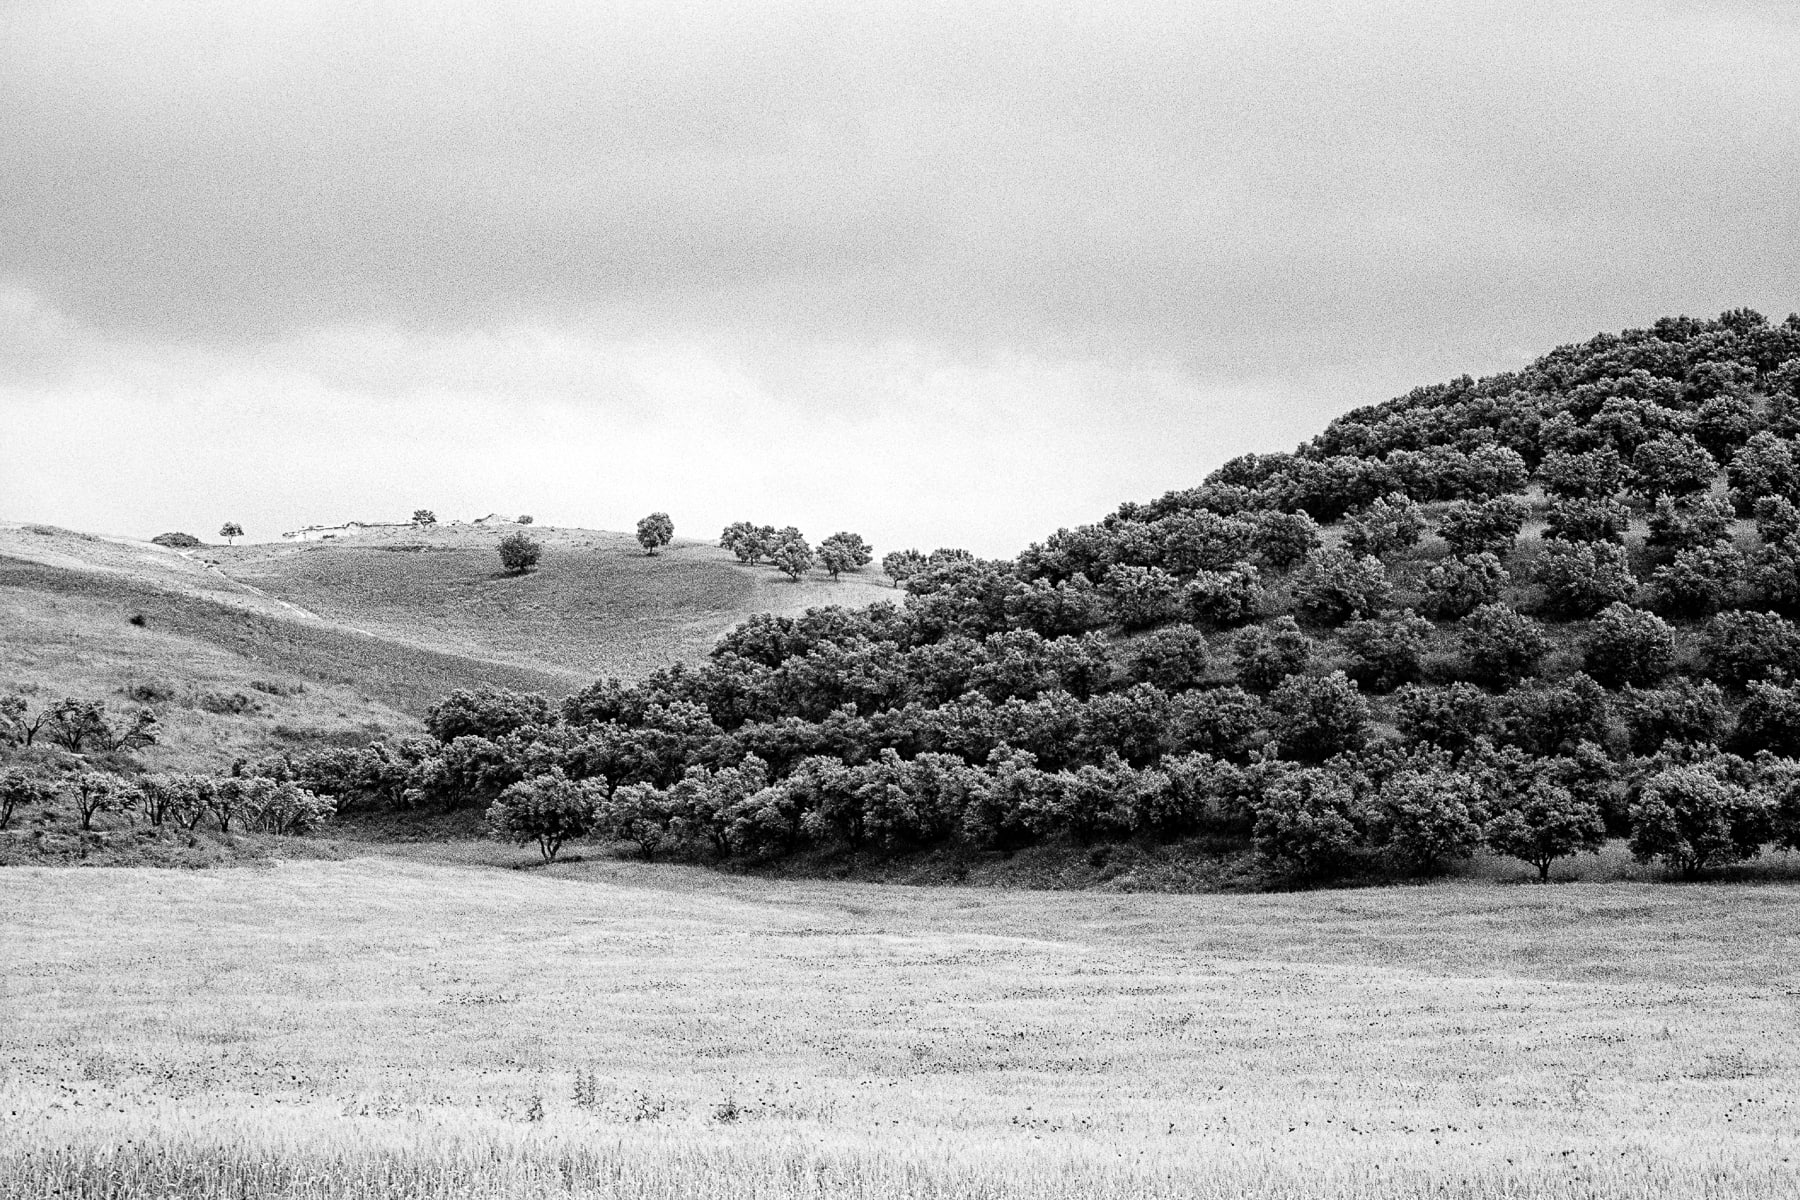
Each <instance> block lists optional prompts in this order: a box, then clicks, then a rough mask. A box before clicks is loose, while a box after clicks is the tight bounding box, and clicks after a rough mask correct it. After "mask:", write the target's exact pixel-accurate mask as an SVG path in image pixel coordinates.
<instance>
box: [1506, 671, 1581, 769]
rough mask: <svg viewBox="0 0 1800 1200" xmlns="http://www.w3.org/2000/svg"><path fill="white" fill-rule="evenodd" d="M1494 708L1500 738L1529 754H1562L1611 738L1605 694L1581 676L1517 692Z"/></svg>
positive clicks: (1533, 683) (1576, 675)
mask: <svg viewBox="0 0 1800 1200" xmlns="http://www.w3.org/2000/svg"><path fill="white" fill-rule="evenodd" d="M1496 707H1497V715H1498V717H1499V721H1500V736H1501V737H1502V738H1503V739H1504V740H1505V741H1507V742H1509V743H1511V744H1512V745H1515V746H1518V747H1519V748H1520V749H1522V750H1524V751H1525V752H1526V753H1528V754H1535V755H1538V756H1540V757H1548V756H1550V755H1554V754H1562V753H1565V752H1568V751H1571V750H1573V749H1574V748H1575V747H1576V746H1578V745H1580V744H1581V743H1582V742H1601V741H1604V740H1605V738H1606V735H1607V728H1606V722H1607V708H1608V705H1607V700H1606V690H1605V689H1604V688H1602V687H1601V686H1600V685H1599V684H1598V683H1595V682H1594V681H1593V680H1592V679H1590V678H1589V677H1588V676H1586V675H1583V674H1581V673H1580V672H1577V673H1576V674H1574V675H1571V676H1570V677H1569V679H1568V681H1567V682H1565V683H1542V682H1535V681H1534V682H1532V683H1527V684H1525V685H1523V686H1521V687H1517V688H1514V689H1513V690H1512V691H1510V692H1507V693H1506V694H1505V695H1503V696H1501V697H1500V700H1499V703H1498V705H1497V706H1496Z"/></svg>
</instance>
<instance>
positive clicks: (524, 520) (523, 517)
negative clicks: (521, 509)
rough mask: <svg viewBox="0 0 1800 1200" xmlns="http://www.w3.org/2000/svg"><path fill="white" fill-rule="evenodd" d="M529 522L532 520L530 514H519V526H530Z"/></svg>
mask: <svg viewBox="0 0 1800 1200" xmlns="http://www.w3.org/2000/svg"><path fill="white" fill-rule="evenodd" d="M531 520H532V518H531V514H530V513H520V514H519V520H518V522H517V523H518V524H520V525H529V524H531Z"/></svg>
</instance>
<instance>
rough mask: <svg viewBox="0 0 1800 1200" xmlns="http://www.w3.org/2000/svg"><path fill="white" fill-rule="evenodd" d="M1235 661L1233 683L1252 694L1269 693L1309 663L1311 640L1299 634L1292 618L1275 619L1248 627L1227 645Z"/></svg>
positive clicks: (1311, 649) (1298, 629) (1297, 626)
mask: <svg viewBox="0 0 1800 1200" xmlns="http://www.w3.org/2000/svg"><path fill="white" fill-rule="evenodd" d="M1231 649H1232V653H1233V655H1234V656H1235V657H1236V659H1237V679H1238V682H1239V683H1241V684H1243V685H1244V687H1245V688H1247V689H1249V690H1250V691H1252V692H1270V691H1274V690H1275V688H1276V687H1277V686H1278V685H1279V684H1280V683H1281V681H1282V680H1284V679H1286V678H1287V677H1288V676H1289V675H1298V674H1300V673H1301V672H1302V671H1304V670H1306V668H1307V665H1308V664H1309V663H1311V661H1312V655H1313V640H1312V639H1311V638H1309V637H1307V636H1306V635H1305V634H1304V633H1302V632H1300V626H1299V625H1298V624H1296V623H1295V621H1294V618H1292V617H1286V616H1282V617H1276V618H1275V619H1274V620H1272V621H1269V622H1267V623H1265V624H1262V625H1252V626H1250V627H1249V628H1248V629H1246V630H1244V631H1243V632H1242V633H1240V634H1238V635H1237V637H1236V638H1235V639H1234V640H1233V641H1232V643H1231Z"/></svg>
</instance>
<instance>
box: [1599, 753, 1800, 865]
mask: <svg viewBox="0 0 1800 1200" xmlns="http://www.w3.org/2000/svg"><path fill="white" fill-rule="evenodd" d="M1630 814H1631V854H1632V857H1633V858H1635V859H1637V860H1638V861H1639V862H1650V861H1652V860H1653V859H1661V860H1662V861H1663V862H1664V863H1666V864H1667V865H1668V866H1669V867H1671V868H1673V869H1674V870H1677V871H1680V872H1681V874H1682V876H1683V877H1684V878H1687V879H1693V878H1695V877H1697V876H1698V875H1699V874H1700V872H1702V871H1704V870H1705V869H1706V868H1707V867H1709V866H1713V865H1716V864H1719V863H1728V862H1736V861H1737V860H1739V859H1744V858H1752V857H1754V856H1755V855H1756V854H1757V853H1758V852H1759V851H1760V850H1761V849H1762V844H1763V842H1765V841H1767V840H1768V837H1769V833H1770V819H1771V816H1772V814H1771V813H1770V811H1769V806H1768V805H1767V804H1766V803H1765V802H1763V800H1762V798H1760V797H1757V796H1753V795H1752V794H1751V793H1749V792H1748V791H1746V790H1745V789H1744V788H1742V787H1740V786H1738V785H1737V784H1734V783H1730V782H1727V781H1726V780H1724V779H1722V778H1720V775H1719V773H1718V772H1717V771H1714V770H1710V769H1708V767H1707V766H1705V765H1701V764H1686V765H1679V766H1671V767H1665V768H1664V769H1662V770H1660V771H1658V772H1657V773H1656V774H1654V775H1652V776H1650V778H1649V779H1648V780H1646V781H1645V782H1644V785H1643V789H1642V790H1641V791H1640V792H1639V794H1638V798H1637V800H1635V801H1634V802H1633V803H1632V805H1631V808H1630Z"/></svg>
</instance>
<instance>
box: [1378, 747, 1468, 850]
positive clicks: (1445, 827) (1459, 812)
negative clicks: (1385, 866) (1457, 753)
mask: <svg viewBox="0 0 1800 1200" xmlns="http://www.w3.org/2000/svg"><path fill="white" fill-rule="evenodd" d="M1481 807H1482V799H1481V783H1480V781H1479V780H1477V779H1474V778H1472V777H1470V776H1469V775H1467V774H1465V773H1462V772H1458V771H1452V770H1449V769H1446V768H1442V767H1431V768H1427V769H1425V770H1420V771H1401V772H1397V773H1396V774H1394V775H1392V776H1390V777H1389V778H1388V779H1387V781H1386V782H1385V783H1383V784H1382V786H1381V791H1380V801H1379V804H1378V806H1377V809H1376V814H1375V820H1374V822H1373V824H1374V833H1375V837H1376V839H1377V840H1378V841H1379V843H1380V844H1381V847H1382V850H1383V851H1384V853H1385V854H1386V856H1387V857H1388V859H1389V861H1390V862H1391V863H1392V864H1393V866H1394V867H1395V868H1397V869H1398V870H1400V871H1402V872H1405V873H1407V874H1411V875H1429V874H1435V873H1436V872H1438V871H1440V870H1442V869H1443V867H1444V865H1445V864H1446V863H1449V862H1453V861H1455V860H1457V859H1465V858H1468V857H1470V856H1471V855H1473V854H1474V853H1475V847H1476V846H1478V845H1479V844H1480V842H1481V826H1480V824H1479V823H1478V822H1477V820H1476V814H1478V813H1479V812H1480V811H1481Z"/></svg>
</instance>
